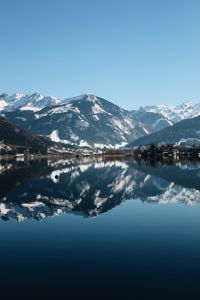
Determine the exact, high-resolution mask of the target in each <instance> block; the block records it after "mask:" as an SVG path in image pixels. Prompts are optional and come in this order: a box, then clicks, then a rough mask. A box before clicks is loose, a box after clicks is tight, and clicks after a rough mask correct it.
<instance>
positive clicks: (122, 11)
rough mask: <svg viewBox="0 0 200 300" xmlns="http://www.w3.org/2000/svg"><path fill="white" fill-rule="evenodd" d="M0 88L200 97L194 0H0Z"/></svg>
mask: <svg viewBox="0 0 200 300" xmlns="http://www.w3.org/2000/svg"><path fill="white" fill-rule="evenodd" d="M0 11H1V26H0V40H1V45H0V70H1V72H0V92H7V93H9V94H10V93H14V92H16V91H18V92H22V93H32V92H35V91H37V92H42V93H44V94H47V95H53V96H60V97H65V98H66V97H71V96H75V95H79V94H82V93H84V92H93V93H95V94H97V95H99V96H102V97H105V98H106V99H108V100H110V101H113V102H114V103H116V104H118V105H120V106H122V107H124V108H127V109H132V108H136V107H139V106H140V105H151V104H159V103H164V104H173V103H174V104H178V103H181V102H183V101H188V100H200V88H199V79H200V1H198V0H196V1H195V0H187V1H186V0H136V1H135V0H123V1H121V0H107V1H105V0H101V1H100V0H98V1H97V0H56V1H55V0H32V1H30V0H0Z"/></svg>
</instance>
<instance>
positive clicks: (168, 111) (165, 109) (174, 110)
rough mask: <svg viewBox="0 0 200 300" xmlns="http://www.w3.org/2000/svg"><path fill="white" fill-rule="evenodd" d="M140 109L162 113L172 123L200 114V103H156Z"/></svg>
mask: <svg viewBox="0 0 200 300" xmlns="http://www.w3.org/2000/svg"><path fill="white" fill-rule="evenodd" d="M139 110H140V111H144V112H152V113H158V114H161V115H162V116H163V117H164V118H166V120H168V121H169V122H172V123H176V122H179V121H181V120H185V119H190V118H194V117H197V116H199V115H200V103H193V102H185V103H183V104H180V105H177V106H175V105H154V106H144V107H140V109H139Z"/></svg>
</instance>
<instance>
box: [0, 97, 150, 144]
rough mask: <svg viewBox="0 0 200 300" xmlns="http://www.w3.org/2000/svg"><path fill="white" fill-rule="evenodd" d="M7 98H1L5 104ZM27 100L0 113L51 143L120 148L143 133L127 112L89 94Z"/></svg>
mask: <svg viewBox="0 0 200 300" xmlns="http://www.w3.org/2000/svg"><path fill="white" fill-rule="evenodd" d="M8 98H9V97H8V96H6V97H3V99H7V100H6V101H7V103H8ZM15 98H16V97H14V99H15ZM27 98H28V96H26V97H21V95H20V96H19V97H18V100H14V104H13V106H12V109H11V105H7V106H5V107H4V109H3V111H2V114H3V115H4V116H5V117H6V118H7V119H8V120H9V121H10V122H11V123H13V124H15V125H17V126H19V127H21V128H25V129H27V130H29V131H30V132H31V133H34V134H39V135H43V136H48V137H50V138H51V140H52V141H55V142H63V143H66V144H74V145H78V146H89V147H99V148H103V147H120V146H124V145H126V144H127V143H128V142H130V141H132V140H134V139H136V138H139V137H141V136H143V135H145V134H147V130H146V129H145V128H144V125H143V124H142V123H141V122H140V121H138V119H137V118H136V117H135V116H134V115H133V114H132V113H131V112H129V111H126V110H124V109H122V108H120V107H118V106H117V105H115V104H113V103H111V102H109V101H107V100H105V99H103V98H100V97H97V96H95V95H92V94H83V95H81V96H78V97H74V98H70V99H64V100H59V99H57V98H49V97H43V96H41V95H40V96H39V97H37V96H36V94H33V95H31V99H32V100H31V101H30V102H28V101H27ZM9 99H10V98H9ZM33 99H35V100H33ZM22 100H23V101H22ZM3 101H5V100H3ZM9 101H10V100H9ZM15 101H16V103H17V104H16V105H15ZM22 102H23V104H22ZM9 103H10V102H9ZM20 105H21V106H20Z"/></svg>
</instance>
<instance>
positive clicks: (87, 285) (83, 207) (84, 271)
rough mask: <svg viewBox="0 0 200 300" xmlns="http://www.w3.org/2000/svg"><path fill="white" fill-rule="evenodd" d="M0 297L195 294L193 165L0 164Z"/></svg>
mask: <svg viewBox="0 0 200 300" xmlns="http://www.w3.org/2000/svg"><path fill="white" fill-rule="evenodd" d="M0 199H1V201H0V236H1V246H0V269H1V272H0V291H1V295H5V296H7V297H8V296H11V297H13V298H14V297H15V298H16V297H17V296H25V297H26V298H27V299H28V298H29V296H30V295H31V296H35V299H40V298H42V299H48V298H51V297H52V298H53V299H102V298H104V299H199V297H200V291H199V279H200V162H189V161H188V162H187V161H186V162H176V163H172V162H168V163H165V164H161V163H153V162H151V163H150V162H136V161H133V160H109V159H107V160H102V159H89V158H88V159H84V160H75V159H74V160H73V159H71V160H63V159H60V160H41V161H39V160H38V161H37V160H36V161H27V162H24V161H21V160H18V161H11V160H10V161H1V163H0Z"/></svg>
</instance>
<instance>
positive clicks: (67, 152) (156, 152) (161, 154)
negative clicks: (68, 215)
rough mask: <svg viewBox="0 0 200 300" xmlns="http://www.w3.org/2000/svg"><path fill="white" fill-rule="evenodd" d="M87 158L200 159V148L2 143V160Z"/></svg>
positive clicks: (0, 156)
mask: <svg viewBox="0 0 200 300" xmlns="http://www.w3.org/2000/svg"><path fill="white" fill-rule="evenodd" d="M51 156H53V157H56V156H58V157H60V156H62V157H79V158H80V157H86V156H109V157H110V156H113V157H132V158H134V159H136V160H140V159H144V160H148V159H155V160H163V159H171V160H179V159H200V146H197V145H192V146H181V145H173V144H163V143H162V144H155V143H151V144H150V145H146V146H140V147H134V148H120V149H114V148H112V149H109V148H106V147H104V148H103V149H102V148H101V149H98V148H90V147H66V146H63V144H60V143H59V144H58V145H56V146H55V145H54V146H53V147H52V146H51V147H48V148H47V149H46V150H44V149H43V150H37V149H32V148H29V147H26V146H16V145H14V146H12V145H6V144H5V143H4V141H0V159H5V158H10V157H12V158H16V159H21V160H23V159H35V158H42V157H51Z"/></svg>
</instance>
